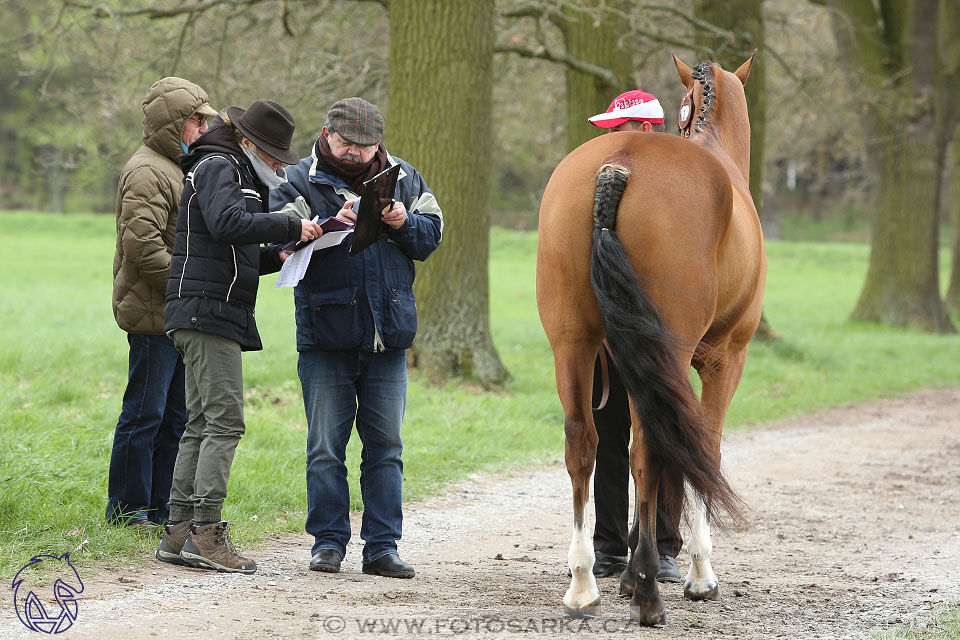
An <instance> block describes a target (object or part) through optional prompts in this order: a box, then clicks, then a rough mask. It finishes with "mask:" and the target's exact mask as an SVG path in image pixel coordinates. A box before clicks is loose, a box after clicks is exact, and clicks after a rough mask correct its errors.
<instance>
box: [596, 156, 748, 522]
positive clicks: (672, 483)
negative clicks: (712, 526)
mask: <svg viewBox="0 0 960 640" xmlns="http://www.w3.org/2000/svg"><path fill="white" fill-rule="evenodd" d="M629 176H630V172H629V170H628V169H627V168H625V167H623V166H619V165H614V164H605V165H603V166H602V167H601V168H600V171H599V174H598V176H597V190H596V194H595V197H594V209H593V220H594V229H593V250H592V253H591V256H590V279H591V281H592V283H593V289H594V292H595V293H596V296H597V304H598V306H599V307H600V316H601V318H602V320H603V331H604V334H605V336H606V339H607V343H608V344H609V345H610V350H611V353H612V354H613V359H614V362H615V364H616V366H617V369H618V371H619V372H620V376H621V378H622V379H623V383H624V386H625V387H626V390H627V393H628V395H629V396H630V398H631V399H632V400H633V402H634V405H635V406H636V409H637V413H638V414H639V417H640V423H641V427H642V429H643V441H644V444H645V445H646V447H647V450H648V451H649V452H650V454H651V455H652V457H653V458H654V459H655V460H656V461H657V462H659V463H660V465H661V467H662V469H663V472H662V473H663V475H662V476H661V478H662V480H661V485H660V490H661V492H663V494H664V498H665V504H666V505H667V506H668V510H670V511H671V512H672V513H671V516H672V517H671V521H672V522H673V523H675V524H676V523H678V522H679V521H680V515H681V513H682V511H683V507H684V500H685V495H686V494H685V491H684V482H686V483H688V484H689V485H690V487H691V488H692V489H693V491H694V493H695V495H696V496H697V497H698V498H699V499H701V500H703V502H704V504H705V506H706V508H707V512H708V516H710V515H715V514H716V512H717V511H718V509H719V510H722V511H724V512H726V513H727V514H728V515H730V516H731V517H732V519H733V520H740V519H741V514H742V513H743V503H742V501H741V500H740V498H739V497H738V496H737V494H736V493H735V492H734V490H733V488H732V487H731V486H730V484H729V483H728V482H727V480H726V478H724V476H723V474H722V473H721V469H720V455H719V452H718V451H717V450H716V448H715V445H714V441H715V438H718V437H719V434H714V433H711V432H710V430H709V426H708V423H707V421H706V420H705V416H704V412H703V407H702V406H701V404H700V401H699V399H698V398H697V396H696V393H695V392H694V390H693V387H692V386H691V385H690V375H689V371H688V370H686V369H685V368H684V367H683V365H682V363H681V358H679V357H678V355H679V354H680V353H681V348H682V346H683V345H681V344H680V343H679V339H678V338H677V336H676V334H675V333H674V332H673V331H671V329H670V328H669V327H668V326H667V325H666V323H665V322H664V321H663V318H662V317H661V315H660V313H659V311H658V309H657V306H656V303H655V302H654V300H653V298H652V297H651V296H650V294H649V293H648V292H647V291H646V290H645V289H644V288H643V287H642V286H641V284H640V280H639V278H638V277H637V274H636V272H635V271H634V268H633V265H632V264H631V263H630V260H629V259H628V258H627V254H626V252H625V251H624V248H623V244H622V243H621V241H620V237H619V236H618V235H617V232H616V221H617V208H618V207H619V205H620V198H621V197H622V195H623V192H624V190H625V189H626V186H627V180H628V178H629ZM711 520H713V521H716V518H711ZM716 524H718V525H719V526H720V527H721V528H722V526H723V524H724V523H723V522H719V521H717V522H716Z"/></svg>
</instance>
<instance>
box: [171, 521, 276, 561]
mask: <svg viewBox="0 0 960 640" xmlns="http://www.w3.org/2000/svg"><path fill="white" fill-rule="evenodd" d="M229 527H230V525H229V523H227V522H214V523H213V524H206V525H203V526H202V527H197V526H196V525H193V526H191V527H190V534H189V535H188V536H187V540H186V542H184V543H183V549H182V550H181V551H180V557H181V558H182V559H183V560H184V561H186V562H187V563H189V564H190V565H191V566H194V567H205V568H207V569H216V570H217V571H220V572H222V573H253V572H254V571H256V570H257V563H256V562H254V561H253V560H251V559H250V558H244V557H243V556H241V555H239V554H238V553H237V550H236V549H235V548H234V547H233V542H232V541H231V540H230V534H229V533H228V532H227V530H228V529H229Z"/></svg>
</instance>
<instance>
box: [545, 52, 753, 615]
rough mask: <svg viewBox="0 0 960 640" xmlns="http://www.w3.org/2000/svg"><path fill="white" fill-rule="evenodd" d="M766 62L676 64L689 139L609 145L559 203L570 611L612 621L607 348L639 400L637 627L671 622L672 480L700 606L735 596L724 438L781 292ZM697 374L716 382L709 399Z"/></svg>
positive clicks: (556, 178)
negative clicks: (602, 552)
mask: <svg viewBox="0 0 960 640" xmlns="http://www.w3.org/2000/svg"><path fill="white" fill-rule="evenodd" d="M755 56H756V52H754V55H753V56H751V57H750V59H749V60H747V61H746V62H745V63H744V64H743V65H741V66H740V67H739V68H738V69H737V70H736V71H735V72H734V73H730V72H728V71H724V70H723V69H722V68H721V67H720V65H717V64H714V63H712V62H704V63H702V64H699V65H697V66H696V67H694V68H693V69H691V68H690V67H688V66H687V65H685V64H684V63H683V62H681V61H680V59H679V58H677V57H676V56H674V57H673V58H674V63H675V64H676V67H677V71H678V72H679V74H680V80H681V82H682V83H683V85H684V87H686V90H687V94H686V100H684V107H681V120H682V121H686V122H689V125H688V126H687V128H686V132H685V135H683V136H674V135H668V134H664V133H643V132H617V133H609V134H606V135H602V136H599V137H597V138H594V139H592V140H590V141H588V142H586V143H584V144H583V145H581V146H580V147H578V148H577V149H575V150H573V151H572V152H570V154H569V155H567V157H566V158H564V159H563V160H562V161H561V162H560V164H559V165H558V166H557V168H556V169H555V170H554V172H553V175H552V176H551V177H550V181H549V182H548V184H547V187H546V190H545V192H544V194H543V199H542V201H541V205H540V222H539V239H538V243H537V307H538V309H539V311H540V320H541V322H542V323H543V328H544V331H545V332H546V334H547V338H548V339H549V341H550V346H551V348H552V350H553V354H554V360H555V367H556V378H557V393H558V395H559V397H560V402H561V404H562V405H563V411H564V416H565V417H564V434H565V462H566V467H567V472H568V473H569V475H570V482H571V484H572V487H573V539H572V541H571V543H570V549H569V552H568V555H567V560H568V564H569V567H570V573H571V581H570V587H569V589H568V590H567V592H566V594H565V595H564V597H563V604H564V608H565V610H566V612H567V613H568V614H570V615H574V616H583V615H596V614H597V613H598V612H599V608H600V592H599V590H598V589H597V582H596V579H595V578H594V576H593V571H592V569H593V563H594V549H593V539H592V536H591V534H590V529H589V523H588V521H587V520H588V517H587V516H588V514H587V510H586V503H587V499H588V496H589V483H590V478H591V475H592V474H593V468H594V463H595V461H596V450H597V432H596V427H595V425H594V421H593V413H592V404H591V395H592V391H593V375H594V374H593V368H594V360H595V358H596V357H597V355H598V352H599V349H600V348H601V342H602V341H603V340H606V342H607V344H608V346H609V351H610V353H611V355H612V358H613V361H614V362H615V364H616V366H617V368H618V369H619V371H620V373H621V377H622V378H623V381H624V386H625V387H626V389H627V393H628V395H629V398H630V415H631V421H632V434H633V440H632V444H631V446H630V468H631V473H632V476H633V481H634V486H635V488H636V492H635V493H636V498H635V503H634V521H633V529H634V533H635V534H636V535H631V537H632V541H631V545H632V548H631V554H630V560H629V563H628V565H627V569H626V571H624V573H623V575H622V576H621V580H620V593H621V595H629V596H630V597H631V600H630V616H631V618H632V619H633V620H635V621H637V622H639V623H641V624H645V625H651V626H656V625H662V624H664V623H665V621H666V616H665V613H664V605H663V600H662V599H661V597H660V593H659V591H658V589H657V582H656V575H657V571H658V567H659V554H658V553H657V543H656V539H657V538H656V518H657V509H656V504H657V489H658V484H659V483H660V482H661V478H662V482H663V484H662V490H663V491H664V493H665V496H666V497H667V498H668V499H669V501H670V503H671V504H673V505H674V509H675V511H677V513H675V514H674V515H675V517H676V518H679V516H680V513H679V512H680V511H682V510H683V508H684V504H685V502H689V503H690V504H689V507H690V523H691V528H692V537H691V539H690V540H689V542H688V547H687V548H688V550H689V552H690V556H691V566H690V570H689V572H688V573H687V576H686V580H685V582H684V596H686V597H687V598H690V599H716V598H717V597H718V596H719V585H718V582H717V577H716V575H715V574H714V572H713V569H712V567H711V565H710V555H711V552H712V542H711V539H710V525H709V524H708V523H709V522H711V521H712V522H714V523H715V524H722V523H721V522H719V521H718V520H717V516H718V515H719V513H720V512H726V513H727V514H728V515H730V516H732V517H733V518H735V519H736V518H739V517H740V516H741V515H742V513H743V509H742V508H743V505H742V503H741V501H740V499H739V497H738V496H737V495H736V493H735V492H734V491H733V489H732V488H731V486H730V485H729V484H728V482H727V481H726V479H725V478H724V476H723V475H722V473H721V466H720V434H721V430H722V428H723V420H724V416H725V415H726V412H727V407H728V405H729V404H730V401H731V399H732V398H733V394H734V392H735V391H736V389H737V385H738V384H739V382H740V376H741V375H742V373H743V367H744V363H745V361H746V357H747V345H748V343H749V342H750V339H751V338H752V337H753V334H754V332H755V331H756V329H757V325H758V323H759V321H760V312H761V303H762V298H763V287H764V282H765V279H766V260H765V257H764V250H763V234H762V231H761V228H760V221H759V218H758V216H757V211H756V208H755V207H754V204H753V200H752V198H751V197H750V187H749V182H748V180H749V175H750V124H749V121H748V119H747V103H746V99H745V97H744V89H743V87H744V85H745V84H746V82H747V78H748V76H749V74H750V68H751V65H752V63H753V59H754V57H755ZM685 107H686V108H685ZM691 108H692V114H697V115H696V119H693V118H692V117H691V115H692V114H691V112H689V111H687V109H691ZM691 366H693V367H694V368H695V369H696V371H697V374H698V376H699V377H700V380H701V383H702V391H701V395H700V398H699V399H698V398H697V395H696V393H695V391H694V389H693V387H692V386H691V384H690V367H691ZM685 485H686V487H687V489H688V490H689V491H690V499H689V500H687V499H686V497H685V495H686V494H685V489H684V487H685ZM674 522H677V520H676V519H675V520H674Z"/></svg>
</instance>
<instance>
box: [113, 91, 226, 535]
mask: <svg viewBox="0 0 960 640" xmlns="http://www.w3.org/2000/svg"><path fill="white" fill-rule="evenodd" d="M216 114H217V112H216V111H215V110H214V109H213V108H211V107H210V105H209V103H208V98H207V93H206V92H205V91H204V90H203V89H201V88H200V87H199V86H197V85H195V84H194V83H192V82H188V81H187V80H184V79H183V78H175V77H168V78H163V79H161V80H158V81H157V82H156V83H154V85H153V86H152V87H150V90H149V91H148V92H147V94H146V97H144V99H143V145H142V146H141V147H140V148H139V149H137V151H136V153H134V154H133V157H131V158H130V160H129V161H128V162H127V164H126V166H125V167H124V168H123V172H122V173H121V174H120V181H119V187H118V189H117V248H116V254H115V256H114V259H113V315H114V318H115V319H116V321H117V324H118V325H119V326H120V328H121V329H123V330H124V331H126V332H127V342H128V343H129V346H130V352H129V368H128V376H127V387H126V390H125V391H124V394H123V407H122V409H121V412H120V418H119V420H118V421H117V427H116V432H115V434H114V438H113V452H112V454H111V457H110V472H109V474H110V475H109V480H108V499H107V510H106V516H107V520H108V521H110V522H114V523H116V524H124V525H132V526H147V527H149V526H155V525H159V524H161V523H163V522H164V521H165V520H166V519H167V514H168V507H167V501H168V499H169V496H170V484H171V478H172V476H173V463H174V460H176V457H177V447H178V443H179V441H180V436H181V434H182V433H183V430H184V424H185V423H186V420H187V412H186V408H185V404H184V403H185V400H184V368H183V361H182V360H181V359H180V354H179V353H178V352H177V350H176V348H175V347H174V346H173V341H172V340H171V339H170V338H168V337H167V336H166V335H165V334H164V319H163V310H164V297H165V294H166V287H167V279H168V277H169V272H170V258H171V255H172V254H173V239H174V236H175V234H176V229H177V212H178V211H179V207H180V192H181V190H182V185H181V183H182V181H183V172H182V171H181V170H180V165H179V164H177V159H178V158H179V156H180V154H181V153H183V152H184V151H185V150H186V149H187V147H188V146H189V145H190V144H191V143H192V142H193V141H194V140H196V139H197V138H198V137H200V135H201V134H202V133H203V132H204V131H206V130H207V117H208V116H215V115H216Z"/></svg>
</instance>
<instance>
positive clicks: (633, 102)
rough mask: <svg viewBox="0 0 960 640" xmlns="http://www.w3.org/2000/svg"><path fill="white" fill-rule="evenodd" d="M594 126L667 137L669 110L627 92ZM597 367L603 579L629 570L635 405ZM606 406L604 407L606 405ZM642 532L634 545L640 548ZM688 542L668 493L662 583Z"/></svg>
mask: <svg viewBox="0 0 960 640" xmlns="http://www.w3.org/2000/svg"><path fill="white" fill-rule="evenodd" d="M588 120H589V122H590V123H591V124H594V125H596V126H598V127H602V128H604V129H607V130H608V133H613V132H615V131H640V132H650V131H657V132H662V131H663V130H664V126H663V107H661V106H660V101H659V100H657V99H656V97H655V96H653V95H652V94H649V93H645V92H643V91H639V90H634V91H627V92H626V93H622V94H620V95H619V96H617V97H616V99H614V101H613V102H611V103H610V106H609V107H608V108H607V110H606V112H604V113H600V114H597V115H595V116H593V117H592V118H588ZM600 357H606V358H607V364H608V367H607V369H608V391H607V401H606V403H602V400H601V398H602V397H603V386H604V385H603V375H602V373H601V363H600ZM600 357H598V358H597V362H596V364H595V366H594V380H593V398H594V401H593V406H595V407H599V408H598V409H595V410H594V412H593V419H594V423H595V424H596V426H597V437H598V439H599V440H598V442H597V464H596V471H595V472H594V478H593V500H594V504H595V506H596V511H597V524H596V527H595V528H594V534H593V548H594V549H595V554H596V560H595V562H594V564H593V573H594V575H596V576H598V577H603V576H617V575H620V574H621V573H623V571H624V569H626V568H627V517H628V515H627V514H628V512H629V492H630V460H629V454H630V422H631V421H630V401H629V398H628V397H627V391H626V389H625V388H624V386H623V382H622V381H621V379H620V375H619V372H618V371H617V368H616V366H615V365H614V363H613V360H612V358H610V357H609V356H608V355H606V354H601V356H600ZM601 404H602V406H601ZM636 535H637V534H636V532H635V531H631V532H630V536H629V537H630V542H631V543H633V544H635V543H636ZM682 545H683V540H682V539H681V538H680V535H679V532H678V531H677V527H676V523H673V522H672V521H671V519H670V517H669V515H668V511H667V509H666V508H665V506H664V496H663V492H662V491H661V492H659V493H658V497H657V550H658V552H659V554H660V571H659V572H658V573H657V580H658V581H659V582H680V571H679V569H678V568H677V560H676V557H677V554H678V553H679V552H680V547H681V546H682Z"/></svg>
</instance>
